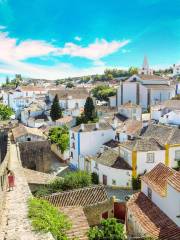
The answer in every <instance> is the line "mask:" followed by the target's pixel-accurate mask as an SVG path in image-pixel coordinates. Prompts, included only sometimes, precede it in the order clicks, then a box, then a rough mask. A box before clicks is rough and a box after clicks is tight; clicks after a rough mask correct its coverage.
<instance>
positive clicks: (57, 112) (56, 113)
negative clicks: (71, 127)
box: [50, 94, 63, 121]
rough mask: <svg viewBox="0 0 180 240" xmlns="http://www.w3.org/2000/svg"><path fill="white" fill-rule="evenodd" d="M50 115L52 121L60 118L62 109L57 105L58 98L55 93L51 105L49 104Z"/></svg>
mask: <svg viewBox="0 0 180 240" xmlns="http://www.w3.org/2000/svg"><path fill="white" fill-rule="evenodd" d="M50 116H51V118H52V120H53V121H56V120H57V119H59V118H62V116H63V115H62V109H61V107H60V105H59V98H58V95H57V94H56V96H55V98H54V100H53V103H52V106H51V111H50Z"/></svg>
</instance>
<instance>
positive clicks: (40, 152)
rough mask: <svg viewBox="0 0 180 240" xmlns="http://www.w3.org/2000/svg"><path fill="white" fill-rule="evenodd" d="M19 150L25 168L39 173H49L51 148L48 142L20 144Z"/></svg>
mask: <svg viewBox="0 0 180 240" xmlns="http://www.w3.org/2000/svg"><path fill="white" fill-rule="evenodd" d="M19 150H20V157H21V162H22V165H23V167H25V168H29V169H32V170H36V171H39V172H49V170H50V164H51V148H50V144H49V142H48V141H37V142H23V143H19Z"/></svg>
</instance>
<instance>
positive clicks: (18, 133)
mask: <svg viewBox="0 0 180 240" xmlns="http://www.w3.org/2000/svg"><path fill="white" fill-rule="evenodd" d="M12 133H13V137H14V140H16V139H17V138H19V137H22V136H25V135H29V134H30V135H36V136H39V137H42V138H44V135H43V133H42V132H41V131H40V130H39V129H37V128H29V127H26V126H24V125H19V126H18V127H16V128H13V129H12Z"/></svg>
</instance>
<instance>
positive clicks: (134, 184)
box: [132, 176, 141, 190]
mask: <svg viewBox="0 0 180 240" xmlns="http://www.w3.org/2000/svg"><path fill="white" fill-rule="evenodd" d="M132 187H133V189H134V190H139V189H141V180H140V176H137V177H133V178H132Z"/></svg>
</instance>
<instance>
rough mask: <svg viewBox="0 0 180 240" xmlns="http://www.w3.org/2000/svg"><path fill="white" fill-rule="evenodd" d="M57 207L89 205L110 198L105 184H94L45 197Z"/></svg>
mask: <svg viewBox="0 0 180 240" xmlns="http://www.w3.org/2000/svg"><path fill="white" fill-rule="evenodd" d="M44 198H45V199H46V200H48V201H49V202H50V203H51V204H53V205H54V206H56V207H67V206H89V205H93V204H95V203H99V202H103V201H106V200H107V199H108V195H107V192H106V190H105V188H104V186H101V185H100V186H93V187H87V188H80V189H75V190H71V191H65V192H59V193H54V194H52V195H49V196H45V197H44Z"/></svg>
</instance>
